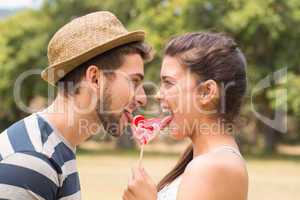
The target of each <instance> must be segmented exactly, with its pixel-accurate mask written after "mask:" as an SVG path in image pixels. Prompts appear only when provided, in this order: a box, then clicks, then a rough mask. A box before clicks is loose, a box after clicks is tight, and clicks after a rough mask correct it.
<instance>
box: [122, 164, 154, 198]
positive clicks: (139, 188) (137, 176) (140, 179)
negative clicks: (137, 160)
mask: <svg viewBox="0 0 300 200" xmlns="http://www.w3.org/2000/svg"><path fill="white" fill-rule="evenodd" d="M156 199H157V189H156V185H155V184H154V182H153V181H152V179H151V178H150V176H149V175H148V174H147V173H146V171H145V170H144V168H142V167H139V168H136V169H133V170H132V177H131V178H130V179H129V181H128V186H127V189H126V190H125V191H124V193H123V200H156Z"/></svg>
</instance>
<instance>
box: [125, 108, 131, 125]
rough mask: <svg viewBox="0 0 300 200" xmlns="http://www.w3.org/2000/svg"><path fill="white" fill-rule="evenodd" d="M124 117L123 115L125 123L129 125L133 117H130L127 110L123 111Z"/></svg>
mask: <svg viewBox="0 0 300 200" xmlns="http://www.w3.org/2000/svg"><path fill="white" fill-rule="evenodd" d="M124 115H125V117H126V119H127V123H131V121H132V119H133V116H132V114H131V112H129V111H128V110H125V111H124Z"/></svg>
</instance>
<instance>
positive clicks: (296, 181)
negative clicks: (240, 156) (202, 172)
mask: <svg viewBox="0 0 300 200" xmlns="http://www.w3.org/2000/svg"><path fill="white" fill-rule="evenodd" d="M78 153H79V155H78V170H79V173H80V178H81V187H82V196H83V199H87V200H93V199H105V200H114V199H121V196H122V192H123V190H124V188H126V184H127V180H128V177H129V175H130V171H131V167H132V166H134V165H136V162H137V159H138V152H137V151H135V150H130V151H120V150H119V151H115V150H101V151H84V150H79V152H78ZM177 157H178V155H177V154H161V153H156V152H147V153H146V154H145V157H144V160H143V164H144V166H145V168H146V169H147V171H148V172H149V174H150V175H151V176H152V177H153V179H154V180H155V181H158V180H159V179H160V178H161V177H162V176H163V175H164V174H166V173H167V172H168V170H170V169H171V168H172V166H173V165H174V164H175V163H176V161H177ZM246 159H247V165H248V171H249V178H250V185H249V200H270V199H272V200H286V199H288V200H298V199H299V197H300V190H299V188H300V158H299V157H297V156H284V155H277V156H267V155H260V156H254V155H248V156H246Z"/></svg>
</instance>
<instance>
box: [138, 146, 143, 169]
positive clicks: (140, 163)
mask: <svg viewBox="0 0 300 200" xmlns="http://www.w3.org/2000/svg"><path fill="white" fill-rule="evenodd" d="M143 155H144V144H142V146H141V150H140V158H139V161H138V166H139V167H141V165H142V159H143Z"/></svg>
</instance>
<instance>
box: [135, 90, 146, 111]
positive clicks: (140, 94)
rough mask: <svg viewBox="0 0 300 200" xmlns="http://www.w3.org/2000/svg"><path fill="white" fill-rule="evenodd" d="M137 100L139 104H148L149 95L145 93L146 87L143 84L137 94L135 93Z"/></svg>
mask: <svg viewBox="0 0 300 200" xmlns="http://www.w3.org/2000/svg"><path fill="white" fill-rule="evenodd" d="M135 101H136V103H137V106H139V107H140V106H146V104H147V95H146V93H145V90H144V87H143V86H141V87H139V88H138V89H137V91H136V95H135Z"/></svg>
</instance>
